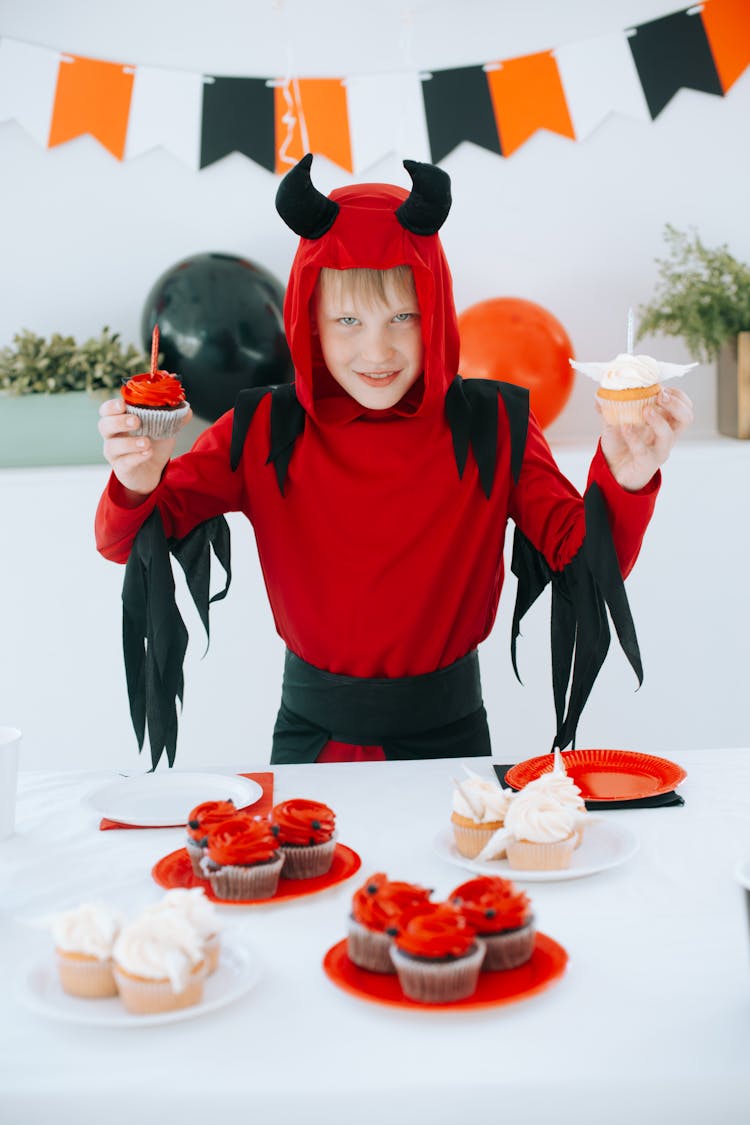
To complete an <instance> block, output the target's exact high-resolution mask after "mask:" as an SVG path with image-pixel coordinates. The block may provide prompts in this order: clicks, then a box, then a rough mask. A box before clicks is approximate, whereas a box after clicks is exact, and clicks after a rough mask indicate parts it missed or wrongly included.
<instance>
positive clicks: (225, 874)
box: [203, 855, 286, 902]
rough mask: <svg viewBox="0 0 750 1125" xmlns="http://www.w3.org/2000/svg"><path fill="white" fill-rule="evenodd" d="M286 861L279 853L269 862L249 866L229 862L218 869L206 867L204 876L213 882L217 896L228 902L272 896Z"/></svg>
mask: <svg viewBox="0 0 750 1125" xmlns="http://www.w3.org/2000/svg"><path fill="white" fill-rule="evenodd" d="M285 862H286V859H285V857H284V856H283V855H279V857H278V859H272V860H269V862H268V863H256V864H253V865H252V866H248V867H240V866H239V865H232V864H228V865H227V866H226V867H220V868H218V870H216V871H212V870H211V868H210V867H204V876H203V877H204V878H207V879H208V880H209V882H210V883H211V890H212V891H213V892H214V894H215V895H216V897H217V898H223V899H225V900H226V901H227V902H231V901H232V900H237V899H248V898H253V899H255V898H272V897H273V896H274V894H275V893H276V888H277V887H278V885H279V876H280V875H281V868H282V867H283V866H284V864H285ZM204 863H205V860H204Z"/></svg>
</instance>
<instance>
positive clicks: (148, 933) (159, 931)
mask: <svg viewBox="0 0 750 1125" xmlns="http://www.w3.org/2000/svg"><path fill="white" fill-rule="evenodd" d="M112 957H113V960H114V976H115V980H116V982H117V988H118V991H119V993H120V997H121V999H122V1002H123V1004H124V1005H125V1007H126V1008H127V1010H128V1011H129V1012H133V1013H134V1014H136V1015H151V1014H153V1013H156V1012H170V1011H173V1010H174V1009H176V1008H188V1007H190V1006H191V1005H193V1004H198V1003H199V1002H200V1000H201V999H202V997H203V982H204V980H205V977H206V959H205V953H204V948H203V941H202V939H201V936H200V934H199V933H198V931H197V930H196V929H195V927H194V926H193V925H191V923H190V922H189V921H188V920H187V918H186V917H184V915H181V914H180V913H178V912H177V911H175V910H162V911H146V912H144V913H143V914H141V915H140V917H139V918H136V919H135V921H134V922H131V923H130V924H129V925H127V926H125V928H124V929H123V930H122V932H121V933H120V936H119V937H118V939H117V941H116V942H115V946H114V949H113V951H112Z"/></svg>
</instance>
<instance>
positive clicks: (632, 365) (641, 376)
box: [570, 352, 696, 426]
mask: <svg viewBox="0 0 750 1125" xmlns="http://www.w3.org/2000/svg"><path fill="white" fill-rule="evenodd" d="M570 364H571V366H572V367H574V368H575V369H576V371H580V372H581V374H583V375H588V376H589V378H590V379H596V381H597V382H598V383H599V390H598V391H597V392H596V400H597V402H598V403H599V406H600V407H601V412H602V416H603V418H604V420H605V422H609V423H610V424H611V425H613V426H622V425H623V424H632V425H640V424H642V423H643V421H644V418H643V412H644V410H645V409H646V408H647V407H649V406H654V405H655V404H656V400H657V398H658V397H659V392H660V391H661V389H662V388H661V381H662V380H663V379H673V378H675V377H676V376H679V375H684V374H685V372H686V371H690V370H691V368H693V367H695V366H696V365H695V364H694V363H687V364H685V363H663V362H662V361H661V360H658V359H654V358H653V357H652V356H650V355H631V353H630V352H620V354H619V355H616V356H615V358H614V359H611V360H609V362H607V363H579V362H578V361H577V360H573V359H571V360H570Z"/></svg>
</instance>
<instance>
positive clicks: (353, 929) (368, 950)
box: [346, 918, 396, 974]
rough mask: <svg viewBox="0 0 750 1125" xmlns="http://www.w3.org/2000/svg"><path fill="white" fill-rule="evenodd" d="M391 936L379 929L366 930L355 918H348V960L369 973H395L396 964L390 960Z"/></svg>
mask: <svg viewBox="0 0 750 1125" xmlns="http://www.w3.org/2000/svg"><path fill="white" fill-rule="evenodd" d="M392 943H393V938H392V937H391V935H390V934H386V933H382V932H381V931H380V930H368V928H367V926H363V925H362V923H361V922H357V921H356V919H355V918H350V919H349V934H348V936H347V939H346V952H347V955H348V957H349V960H350V961H353V962H354V964H355V965H357V966H358V967H359V968H360V969H367V970H368V971H369V972H371V973H391V974H393V973H395V972H396V966H395V965H394V964H393V961H392V960H391V952H390V950H391V945H392Z"/></svg>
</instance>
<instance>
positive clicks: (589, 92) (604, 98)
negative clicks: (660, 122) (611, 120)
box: [555, 32, 650, 141]
mask: <svg viewBox="0 0 750 1125" xmlns="http://www.w3.org/2000/svg"><path fill="white" fill-rule="evenodd" d="M555 58H556V59H557V69H558V71H559V72H560V81H561V82H562V86H563V90H564V91H565V100H566V101H567V103H568V110H569V112H570V117H571V120H572V122H573V128H574V129H575V134H576V138H577V139H578V140H579V141H582V140H584V138H586V137H588V136H589V135H590V134H591V133H593V131H594V129H596V128H597V126H599V125H601V123H602V121H603V120H604V119H605V117H607V116H608V115H609V114H610V113H622V114H624V115H625V116H627V117H635V118H640V119H641V120H643V121H649V120H650V114H649V112H648V105H647V104H646V99H645V98H644V96H643V88H642V87H641V83H640V81H639V80H638V71H637V70H636V68H635V63H634V62H633V54H632V52H631V50H630V47H629V46H628V41H627V38H626V37H625V36H624V35H623V34H622V32H620V33H619V34H618V35H604V36H602V37H601V38H598V39H586V40H584V41H583V42H581V43H571V44H568V45H566V46H564V47H558V48H557V49H556V51H555Z"/></svg>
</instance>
